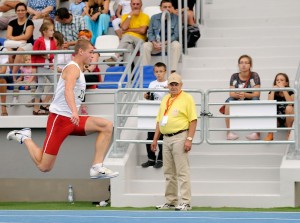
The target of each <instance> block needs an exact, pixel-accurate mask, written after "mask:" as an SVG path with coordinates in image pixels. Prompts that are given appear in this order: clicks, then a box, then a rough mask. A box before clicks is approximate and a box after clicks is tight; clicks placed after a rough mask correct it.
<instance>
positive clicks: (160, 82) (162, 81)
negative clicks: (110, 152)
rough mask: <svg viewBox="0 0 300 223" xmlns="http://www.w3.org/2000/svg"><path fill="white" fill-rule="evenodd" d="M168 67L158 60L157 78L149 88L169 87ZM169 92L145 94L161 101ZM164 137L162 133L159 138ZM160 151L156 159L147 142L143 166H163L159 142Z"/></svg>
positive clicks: (155, 72)
mask: <svg viewBox="0 0 300 223" xmlns="http://www.w3.org/2000/svg"><path fill="white" fill-rule="evenodd" d="M166 72H167V67H166V65H165V64H164V63H161V62H158V63H156V64H155V65H154V75H155V76H156V80H155V81H152V82H151V83H150V84H149V87H148V88H149V89H164V88H167V87H168V81H167V80H166V78H165V76H166ZM166 93H167V92H152V93H151V92H147V93H145V94H144V98H145V99H147V100H158V101H161V100H162V98H163V97H164V96H165V94H166ZM153 137H154V132H148V138H147V140H153ZM162 139H163V135H162V134H161V136H160V138H159V140H162ZM158 147H159V152H158V156H157V159H156V155H155V152H153V151H152V150H151V144H146V148H147V154H148V161H147V162H145V163H143V164H142V167H144V168H147V167H149V166H153V167H154V168H161V167H162V166H163V157H162V145H161V144H159V145H158Z"/></svg>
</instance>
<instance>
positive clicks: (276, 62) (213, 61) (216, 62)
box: [183, 56, 300, 69]
mask: <svg viewBox="0 0 300 223" xmlns="http://www.w3.org/2000/svg"><path fill="white" fill-rule="evenodd" d="M299 61H300V56H293V57H291V56H274V57H255V58H253V65H255V68H258V67H274V66H276V67H297V66H298V64H299ZM183 65H184V66H185V67H188V68H189V69H190V68H219V67H228V66H230V65H231V66H232V67H233V66H235V65H237V58H236V57H215V58H197V57H190V56H189V57H184V58H183Z"/></svg>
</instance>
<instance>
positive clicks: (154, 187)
mask: <svg viewBox="0 0 300 223" xmlns="http://www.w3.org/2000/svg"><path fill="white" fill-rule="evenodd" d="M191 183H192V187H191V188H192V194H215V195H217V194H227V195H236V194H256V195H260V194H264V195H266V194H270V195H272V194H278V193H279V188H280V185H279V182H278V181H257V182H253V181H244V182H239V181H217V182H216V181H214V182H210V181H192V182H191ZM149 185H151V186H149ZM129 188H130V192H131V193H136V194H153V193H154V194H164V190H165V181H164V180H156V181H149V180H132V181H131V182H130V187H129Z"/></svg>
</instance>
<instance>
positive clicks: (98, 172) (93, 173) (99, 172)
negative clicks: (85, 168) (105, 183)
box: [90, 165, 119, 179]
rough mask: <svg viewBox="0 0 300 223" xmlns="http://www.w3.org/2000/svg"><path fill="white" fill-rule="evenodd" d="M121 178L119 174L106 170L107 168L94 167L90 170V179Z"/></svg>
mask: <svg viewBox="0 0 300 223" xmlns="http://www.w3.org/2000/svg"><path fill="white" fill-rule="evenodd" d="M117 176H119V172H113V171H112V170H110V169H108V168H106V167H105V166H103V165H102V166H101V167H92V168H91V169H90V177H91V178H92V179H106V178H114V177H117Z"/></svg>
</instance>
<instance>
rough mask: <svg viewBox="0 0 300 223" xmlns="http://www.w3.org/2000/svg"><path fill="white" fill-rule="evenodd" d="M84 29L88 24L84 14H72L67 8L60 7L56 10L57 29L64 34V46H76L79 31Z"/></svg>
mask: <svg viewBox="0 0 300 223" xmlns="http://www.w3.org/2000/svg"><path fill="white" fill-rule="evenodd" d="M84 29H86V24H85V22H84V19H83V17H82V16H76V15H72V14H70V13H69V11H68V9H67V8H59V9H57V11H56V12H55V30H56V31H59V32H60V33H61V34H63V35H64V37H65V43H64V45H65V46H64V47H66V48H69V47H74V46H75V44H76V42H77V40H78V33H79V31H80V30H84Z"/></svg>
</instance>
